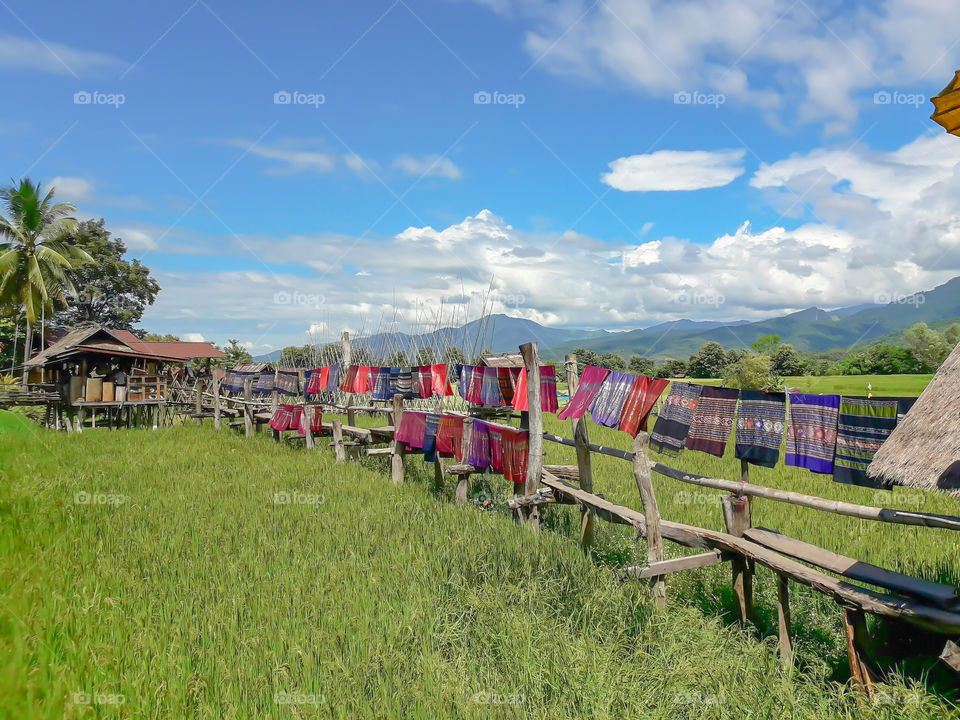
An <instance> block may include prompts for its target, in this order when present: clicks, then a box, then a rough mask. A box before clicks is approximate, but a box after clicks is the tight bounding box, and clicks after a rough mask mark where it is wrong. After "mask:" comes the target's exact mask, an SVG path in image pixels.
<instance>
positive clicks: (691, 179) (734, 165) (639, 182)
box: [601, 150, 746, 192]
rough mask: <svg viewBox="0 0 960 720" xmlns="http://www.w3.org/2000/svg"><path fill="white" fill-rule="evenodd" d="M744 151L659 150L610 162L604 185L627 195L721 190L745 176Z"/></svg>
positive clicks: (604, 177)
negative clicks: (708, 189)
mask: <svg viewBox="0 0 960 720" xmlns="http://www.w3.org/2000/svg"><path fill="white" fill-rule="evenodd" d="M745 153H746V151H745V150H721V151H716V152H710V151H706V150H694V151H680V150H658V151H657V152H655V153H649V154H647V155H630V156H628V157H622V158H618V159H617V160H614V161H613V162H611V163H610V172H608V173H606V174H605V175H604V176H603V177H602V178H601V179H602V180H603V182H604V184H606V185H609V186H610V187H612V188H616V189H617V190H623V191H626V192H648V191H651V190H701V189H703V188H713V187H721V186H723V185H728V184H729V183H731V182H733V181H734V180H735V179H736V178H738V177H740V176H741V175H742V174H743V167H742V166H741V165H740V163H741V161H742V160H743V156H744V154H745Z"/></svg>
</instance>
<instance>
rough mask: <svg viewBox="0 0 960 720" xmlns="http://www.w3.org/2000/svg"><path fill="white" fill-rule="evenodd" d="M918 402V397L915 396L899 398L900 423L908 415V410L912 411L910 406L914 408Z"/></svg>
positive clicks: (898, 420)
mask: <svg viewBox="0 0 960 720" xmlns="http://www.w3.org/2000/svg"><path fill="white" fill-rule="evenodd" d="M916 402H917V398H915V397H905V398H897V422H898V423H899V422H903V418H904V417H905V416H906V414H907V413H908V412H910V408H912V407H913V406H914V405H915V404H916Z"/></svg>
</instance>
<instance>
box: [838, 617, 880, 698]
mask: <svg viewBox="0 0 960 720" xmlns="http://www.w3.org/2000/svg"><path fill="white" fill-rule="evenodd" d="M843 627H844V631H845V633H846V636H847V658H848V660H849V661H850V679H851V680H853V683H854V686H855V687H857V689H858V690H860V691H861V692H863V693H865V694H866V696H867V697H869V698H871V699H872V698H873V696H874V695H876V692H877V691H876V688H875V687H874V673H873V670H871V668H870V666H869V664H868V663H867V656H866V648H867V647H868V645H869V635H868V633H867V619H866V616H865V615H864V614H863V610H862V609H860V608H854V607H848V606H844V607H843Z"/></svg>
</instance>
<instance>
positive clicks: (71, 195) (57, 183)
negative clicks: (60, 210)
mask: <svg viewBox="0 0 960 720" xmlns="http://www.w3.org/2000/svg"><path fill="white" fill-rule="evenodd" d="M47 188H48V189H50V188H53V189H54V190H55V191H56V197H57V200H61V201H63V202H71V203H78V202H86V201H88V200H90V199H91V198H92V197H93V183H91V182H90V181H89V180H86V179H84V178H80V177H63V176H58V177H55V178H54V179H53V180H51V181H50V184H49V185H48V186H47Z"/></svg>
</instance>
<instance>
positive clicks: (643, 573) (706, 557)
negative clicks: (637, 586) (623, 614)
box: [621, 550, 731, 580]
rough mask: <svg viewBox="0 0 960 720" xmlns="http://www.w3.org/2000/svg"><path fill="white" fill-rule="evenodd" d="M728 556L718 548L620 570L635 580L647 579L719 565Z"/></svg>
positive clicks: (728, 558) (728, 556) (728, 557)
mask: <svg viewBox="0 0 960 720" xmlns="http://www.w3.org/2000/svg"><path fill="white" fill-rule="evenodd" d="M730 557H731V556H730V555H724V554H723V553H721V552H720V551H719V550H711V551H710V552H705V553H701V554H699V555H687V556H686V557H679V558H673V559H671V560H660V561H658V562H655V563H650V564H649V565H647V566H646V567H628V568H624V569H623V570H622V571H621V572H622V573H623V574H624V575H627V576H629V577H631V578H633V579H635V580H647V579H650V578H656V577H662V576H664V575H670V574H671V573H676V572H681V571H683V570H695V569H697V568H703V567H710V566H711V565H719V564H720V563H722V562H726V561H727V560H730Z"/></svg>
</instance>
